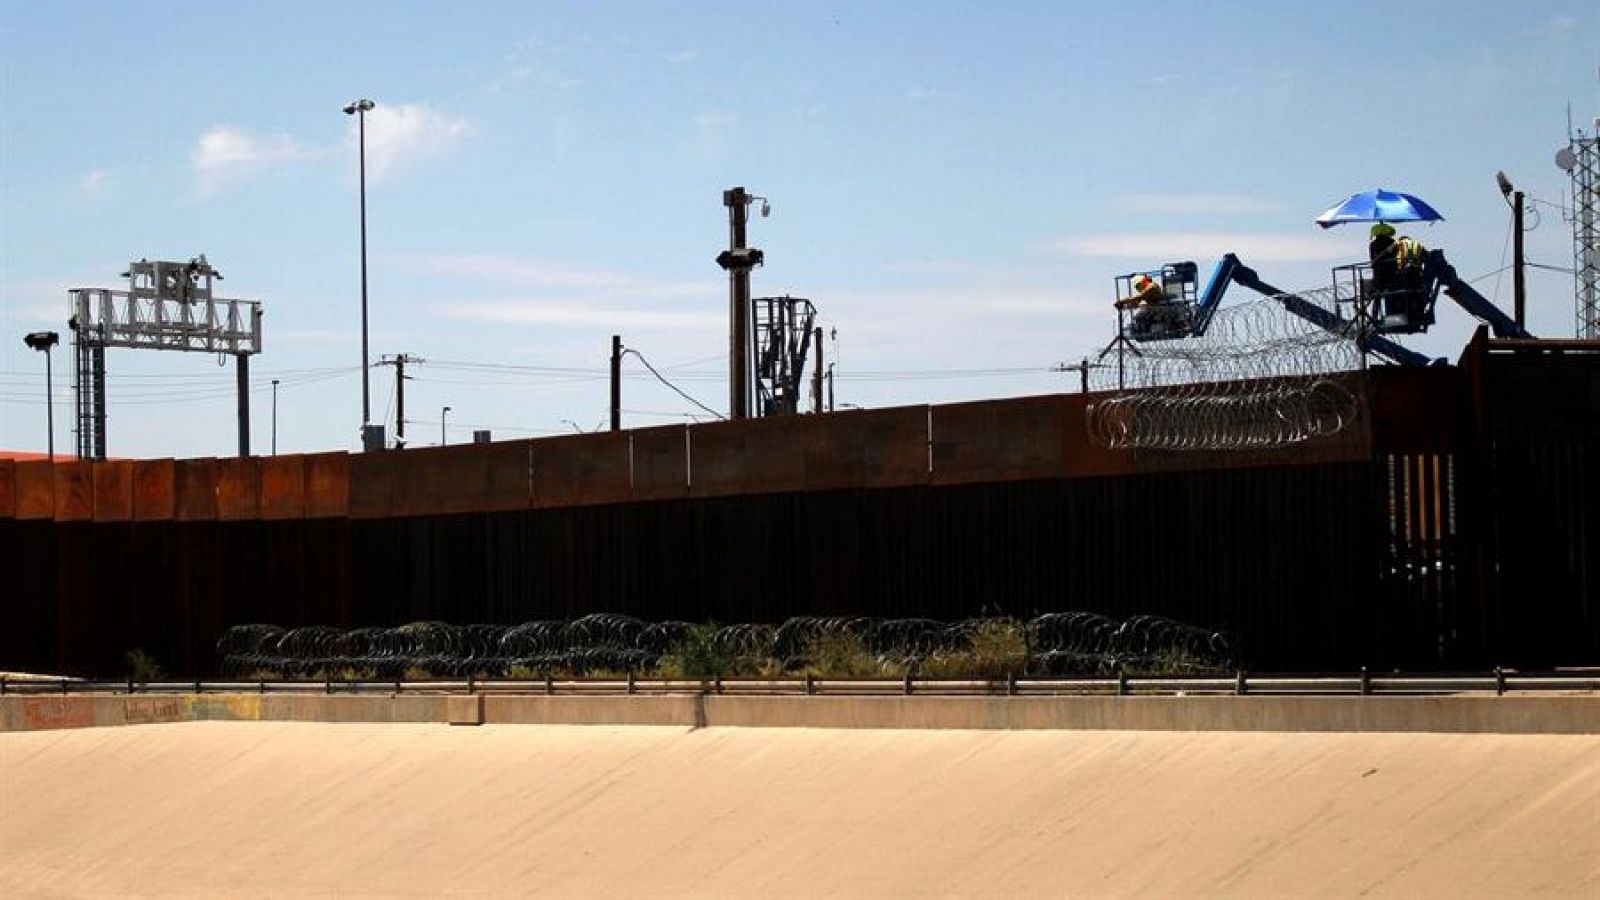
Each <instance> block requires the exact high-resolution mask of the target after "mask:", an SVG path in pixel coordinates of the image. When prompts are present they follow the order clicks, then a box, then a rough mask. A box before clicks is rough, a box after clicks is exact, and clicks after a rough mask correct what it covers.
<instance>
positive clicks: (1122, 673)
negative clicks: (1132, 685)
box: [1117, 666, 1128, 697]
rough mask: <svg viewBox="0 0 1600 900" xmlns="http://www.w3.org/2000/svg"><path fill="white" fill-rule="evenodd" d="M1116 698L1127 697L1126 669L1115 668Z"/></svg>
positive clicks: (1122, 667) (1125, 667) (1124, 667)
mask: <svg viewBox="0 0 1600 900" xmlns="http://www.w3.org/2000/svg"><path fill="white" fill-rule="evenodd" d="M1117 696H1118V697H1126V696H1128V667H1127V666H1117Z"/></svg>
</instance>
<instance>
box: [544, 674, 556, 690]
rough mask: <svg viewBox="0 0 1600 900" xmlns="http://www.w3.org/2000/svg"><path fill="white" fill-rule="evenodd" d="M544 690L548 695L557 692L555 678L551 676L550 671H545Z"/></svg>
mask: <svg viewBox="0 0 1600 900" xmlns="http://www.w3.org/2000/svg"><path fill="white" fill-rule="evenodd" d="M544 692H545V694H546V695H547V696H548V695H550V694H554V693H555V692H556V686H555V680H554V679H552V678H551V677H550V673H549V671H546V672H545V673H544Z"/></svg>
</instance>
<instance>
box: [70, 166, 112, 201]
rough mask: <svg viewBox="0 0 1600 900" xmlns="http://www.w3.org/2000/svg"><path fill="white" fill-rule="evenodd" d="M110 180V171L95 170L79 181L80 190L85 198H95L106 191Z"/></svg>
mask: <svg viewBox="0 0 1600 900" xmlns="http://www.w3.org/2000/svg"><path fill="white" fill-rule="evenodd" d="M110 178H111V170H110V169H95V170H94V171H92V172H90V173H89V174H87V175H85V176H83V177H82V178H80V179H78V190H79V191H80V192H82V193H83V194H84V195H85V196H89V197H93V196H95V195H96V194H99V193H100V192H101V191H102V190H104V189H105V186H106V182H107V181H108V180H109V179H110Z"/></svg>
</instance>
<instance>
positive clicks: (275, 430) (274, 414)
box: [272, 378, 278, 456]
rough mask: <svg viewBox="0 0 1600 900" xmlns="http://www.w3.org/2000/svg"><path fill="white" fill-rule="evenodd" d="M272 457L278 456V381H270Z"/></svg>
mask: <svg viewBox="0 0 1600 900" xmlns="http://www.w3.org/2000/svg"><path fill="white" fill-rule="evenodd" d="M272 455H273V456H277V455H278V379H276V378H274V379H272Z"/></svg>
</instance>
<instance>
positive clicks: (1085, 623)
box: [217, 612, 1238, 680]
mask: <svg viewBox="0 0 1600 900" xmlns="http://www.w3.org/2000/svg"><path fill="white" fill-rule="evenodd" d="M841 648H842V650H843V652H845V653H846V654H850V655H853V656H852V658H854V659H857V660H865V661H867V662H868V663H869V664H871V665H873V666H875V667H876V668H875V670H874V671H875V672H876V673H877V674H925V673H928V672H930V671H931V672H937V673H942V674H949V675H962V674H970V675H979V674H985V673H990V674H992V673H993V672H994V671H996V666H999V667H1000V668H1001V669H1003V670H1004V671H1005V672H1007V673H1012V674H1018V675H1024V674H1033V675H1080V674H1081V675H1108V674H1114V673H1116V672H1119V671H1124V672H1144V673H1152V674H1205V673H1218V672H1227V671H1230V670H1232V669H1233V668H1234V667H1235V665H1236V663H1237V661H1238V654H1237V649H1236V641H1235V640H1234V639H1233V638H1231V637H1230V636H1229V635H1227V634H1225V633H1223V632H1219V631H1211V630H1207V629H1204V628H1197V627H1195V626H1192V625H1187V624H1184V623H1182V622H1178V621H1175V620H1172V619H1166V618H1162V617H1159V616H1134V617H1132V618H1128V619H1125V620H1117V619H1113V618H1109V617H1107V616H1103V615H1099V614H1096V613H1088V612H1059V613H1047V614H1044V615H1041V616H1037V617H1035V618H1033V619H1030V620H1027V621H1022V620H1017V619H1011V618H973V619H963V620H960V621H955V622H944V621H939V620H936V619H924V618H909V619H883V618H869V617H819V616H800V617H795V618H790V619H788V620H786V621H784V622H783V623H781V624H779V625H776V626H774V625H768V624H760V623H747V624H736V625H722V626H718V625H692V624H690V623H687V622H678V621H667V622H655V623H650V622H645V621H642V620H640V619H636V618H633V617H631V616H624V615H616V614H610V613H597V614H593V615H587V616H583V617H581V618H576V619H571V620H539V621H531V622H523V623H521V624H518V625H482V624H480V625H454V624H450V623H446V622H412V623H410V624H406V625H400V626H398V627H392V628H383V627H366V628H354V629H349V630H341V629H337V628H331V627H327V626H315V625H313V626H301V627H298V628H281V627H279V626H276V625H237V626H234V627H231V628H229V629H228V630H227V631H226V632H224V634H223V635H222V637H221V638H220V639H219V640H218V642H217V650H218V652H219V653H220V654H221V655H222V657H223V663H224V669H225V671H226V672H228V673H229V674H230V675H234V676H247V677H288V678H320V677H342V678H373V679H384V680H398V679H407V680H412V679H417V678H430V677H436V678H449V677H455V678H460V677H466V676H478V677H486V678H507V677H511V678H519V677H544V676H551V675H562V676H577V677H583V676H593V675H611V674H616V673H624V672H626V673H635V674H663V675H669V676H670V675H684V676H699V675H781V674H794V673H804V672H812V673H814V674H822V675H836V674H861V672H859V671H854V670H853V671H851V672H847V673H838V672H830V671H818V670H819V668H825V667H826V666H827V665H828V664H829V663H828V660H833V659H837V658H838V655H839V653H840V652H841ZM694 660H699V662H694ZM696 668H700V669H705V670H704V671H694V669H696ZM969 668H970V669H971V671H968V669H969Z"/></svg>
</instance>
